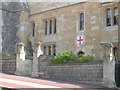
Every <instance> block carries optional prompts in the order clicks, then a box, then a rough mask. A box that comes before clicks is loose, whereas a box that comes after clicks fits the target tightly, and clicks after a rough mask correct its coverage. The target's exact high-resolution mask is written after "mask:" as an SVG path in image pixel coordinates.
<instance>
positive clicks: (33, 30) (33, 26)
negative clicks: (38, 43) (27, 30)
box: [32, 22, 36, 37]
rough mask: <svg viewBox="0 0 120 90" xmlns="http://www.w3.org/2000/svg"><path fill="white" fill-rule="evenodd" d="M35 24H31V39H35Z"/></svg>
mask: <svg viewBox="0 0 120 90" xmlns="http://www.w3.org/2000/svg"><path fill="white" fill-rule="evenodd" d="M35 25H36V24H35V22H32V37H35Z"/></svg>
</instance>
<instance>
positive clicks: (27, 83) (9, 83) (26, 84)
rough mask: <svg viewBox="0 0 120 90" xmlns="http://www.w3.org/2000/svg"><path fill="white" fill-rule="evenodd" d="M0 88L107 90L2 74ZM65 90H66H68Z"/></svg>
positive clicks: (22, 89) (87, 85)
mask: <svg viewBox="0 0 120 90" xmlns="http://www.w3.org/2000/svg"><path fill="white" fill-rule="evenodd" d="M0 86H1V87H6V88H12V89H20V90H24V89H27V88H28V90H30V89H32V90H33V89H35V88H36V89H38V88H39V89H38V90H41V89H42V90H43V89H45V88H46V89H47V90H48V89H50V90H52V89H53V88H54V89H55V90H56V89H60V88H66V89H68V88H69V90H76V89H77V90H80V89H82V90H83V89H84V90H87V89H88V90H90V89H91V90H93V89H94V90H98V89H100V90H101V89H102V90H106V89H105V88H104V87H102V86H96V85H91V84H83V83H70V82H65V81H52V80H46V79H45V80H44V79H36V78H30V77H23V76H16V75H8V74H3V73H0ZM66 89H65V90H66Z"/></svg>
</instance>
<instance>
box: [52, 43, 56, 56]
mask: <svg viewBox="0 0 120 90" xmlns="http://www.w3.org/2000/svg"><path fill="white" fill-rule="evenodd" d="M53 55H54V56H56V46H55V45H54V46H53Z"/></svg>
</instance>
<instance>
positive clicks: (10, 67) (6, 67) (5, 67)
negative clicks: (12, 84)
mask: <svg viewBox="0 0 120 90" xmlns="http://www.w3.org/2000/svg"><path fill="white" fill-rule="evenodd" d="M0 61H1V60H0ZM15 71H16V60H2V72H4V73H8V74H15Z"/></svg>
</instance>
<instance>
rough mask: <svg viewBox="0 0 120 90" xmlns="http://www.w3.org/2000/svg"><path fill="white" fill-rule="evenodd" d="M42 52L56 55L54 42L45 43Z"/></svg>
mask: <svg viewBox="0 0 120 90" xmlns="http://www.w3.org/2000/svg"><path fill="white" fill-rule="evenodd" d="M43 53H44V54H45V55H53V56H56V45H55V44H47V45H44V46H43Z"/></svg>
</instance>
